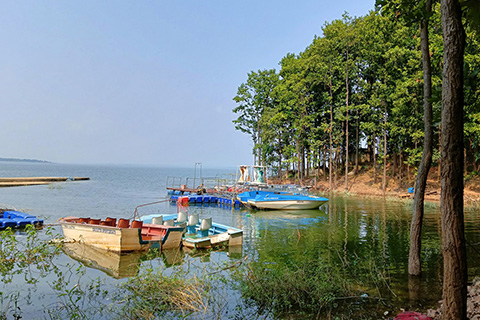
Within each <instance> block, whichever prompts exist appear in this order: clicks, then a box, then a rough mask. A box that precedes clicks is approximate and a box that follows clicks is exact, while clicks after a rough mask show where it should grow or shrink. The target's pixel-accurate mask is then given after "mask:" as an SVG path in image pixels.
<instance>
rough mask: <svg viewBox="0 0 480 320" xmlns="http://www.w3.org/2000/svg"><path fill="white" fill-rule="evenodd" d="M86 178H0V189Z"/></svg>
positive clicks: (83, 178) (86, 178)
mask: <svg viewBox="0 0 480 320" xmlns="http://www.w3.org/2000/svg"><path fill="white" fill-rule="evenodd" d="M85 180H90V178H88V177H10V178H0V187H22V186H35V185H42V184H50V183H53V182H65V181H85Z"/></svg>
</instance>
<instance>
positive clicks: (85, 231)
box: [59, 217, 183, 252]
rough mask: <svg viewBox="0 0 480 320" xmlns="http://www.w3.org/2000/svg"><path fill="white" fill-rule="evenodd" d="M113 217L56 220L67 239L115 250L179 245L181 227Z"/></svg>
mask: <svg viewBox="0 0 480 320" xmlns="http://www.w3.org/2000/svg"><path fill="white" fill-rule="evenodd" d="M116 221H117V219H115V218H106V219H105V220H101V219H90V218H79V217H66V218H62V219H60V220H59V223H60V225H61V226H62V229H63V235H64V237H65V238H66V240H73V241H76V242H80V243H84V244H87V245H91V246H93V247H96V248H100V249H104V250H110V251H116V252H129V251H144V250H148V249H151V248H156V249H172V248H179V247H180V244H181V241H182V234H183V228H182V227H176V226H164V225H156V224H146V223H143V222H142V221H138V220H132V222H131V223H130V220H128V219H119V220H118V223H117V222H116Z"/></svg>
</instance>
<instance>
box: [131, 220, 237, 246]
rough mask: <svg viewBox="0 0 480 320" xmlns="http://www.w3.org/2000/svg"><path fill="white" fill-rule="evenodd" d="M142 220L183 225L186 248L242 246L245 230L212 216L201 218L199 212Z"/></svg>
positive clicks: (183, 239)
mask: <svg viewBox="0 0 480 320" xmlns="http://www.w3.org/2000/svg"><path fill="white" fill-rule="evenodd" d="M140 220H141V221H143V222H147V223H165V224H173V225H176V226H181V227H182V228H183V230H184V235H183V238H182V245H183V246H184V247H186V248H194V249H211V248H215V247H231V246H241V245H242V244H243V230H241V229H238V228H235V227H230V226H226V225H223V224H219V223H214V222H212V218H205V219H199V217H198V214H195V213H194V214H190V215H187V214H186V213H185V212H179V214H178V215H175V214H174V215H146V216H142V217H140Z"/></svg>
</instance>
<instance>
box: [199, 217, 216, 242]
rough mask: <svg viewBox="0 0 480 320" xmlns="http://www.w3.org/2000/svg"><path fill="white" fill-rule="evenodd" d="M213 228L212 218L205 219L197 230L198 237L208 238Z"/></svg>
mask: <svg viewBox="0 0 480 320" xmlns="http://www.w3.org/2000/svg"><path fill="white" fill-rule="evenodd" d="M211 227H212V218H211V217H210V218H205V219H202V221H201V222H200V227H199V228H196V230H197V237H201V238H203V237H207V236H208V231H209V230H210V228H211Z"/></svg>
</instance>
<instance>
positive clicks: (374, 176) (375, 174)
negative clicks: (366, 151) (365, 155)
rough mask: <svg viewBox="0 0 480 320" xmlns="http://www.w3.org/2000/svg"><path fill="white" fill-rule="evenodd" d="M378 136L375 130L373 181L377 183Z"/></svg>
mask: <svg viewBox="0 0 480 320" xmlns="http://www.w3.org/2000/svg"><path fill="white" fill-rule="evenodd" d="M376 145H377V137H376V136H375V131H374V132H373V139H372V149H373V183H377V155H376V154H375V153H376V150H375V149H376Z"/></svg>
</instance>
